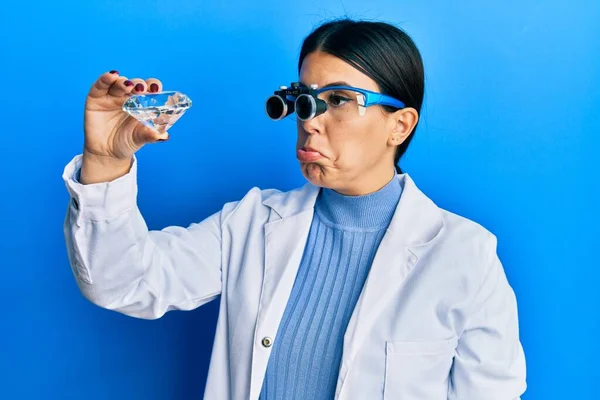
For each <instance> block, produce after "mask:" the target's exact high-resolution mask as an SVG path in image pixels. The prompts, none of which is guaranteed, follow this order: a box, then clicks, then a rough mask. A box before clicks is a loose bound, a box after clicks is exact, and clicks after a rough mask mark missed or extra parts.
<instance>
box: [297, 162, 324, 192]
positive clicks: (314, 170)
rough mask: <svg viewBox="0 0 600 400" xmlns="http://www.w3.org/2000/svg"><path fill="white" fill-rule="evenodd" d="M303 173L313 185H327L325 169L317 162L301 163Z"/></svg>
mask: <svg viewBox="0 0 600 400" xmlns="http://www.w3.org/2000/svg"><path fill="white" fill-rule="evenodd" d="M300 169H301V170H302V175H304V177H305V178H306V179H307V180H308V181H309V182H310V183H312V184H313V185H315V186H321V187H327V183H326V179H324V177H323V169H322V168H321V166H320V165H319V164H317V163H301V164H300Z"/></svg>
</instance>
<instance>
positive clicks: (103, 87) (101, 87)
mask: <svg viewBox="0 0 600 400" xmlns="http://www.w3.org/2000/svg"><path fill="white" fill-rule="evenodd" d="M119 78H120V76H119V72H118V71H111V72H105V73H104V74H102V75H100V77H99V78H98V79H97V80H96V82H94V84H93V85H92V87H91V89H90V93H89V96H90V97H102V96H105V95H106V94H107V93H108V90H109V88H110V87H111V86H112V85H113V84H114V83H115V82H116V81H117V80H119Z"/></svg>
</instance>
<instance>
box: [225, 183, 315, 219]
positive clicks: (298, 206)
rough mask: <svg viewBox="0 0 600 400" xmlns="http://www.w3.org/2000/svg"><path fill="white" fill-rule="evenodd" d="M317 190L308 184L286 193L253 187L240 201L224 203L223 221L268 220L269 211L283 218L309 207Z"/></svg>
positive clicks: (274, 189)
mask: <svg viewBox="0 0 600 400" xmlns="http://www.w3.org/2000/svg"><path fill="white" fill-rule="evenodd" d="M318 189H319V188H318V187H317V186H314V185H312V184H310V183H308V182H307V183H306V184H304V185H303V186H300V187H296V188H293V189H290V190H286V191H283V190H280V189H276V188H260V187H258V186H254V187H252V188H251V189H249V190H248V191H247V192H246V194H245V195H244V196H243V197H242V198H241V199H239V200H236V201H231V202H228V203H225V205H224V206H223V209H222V214H223V219H228V218H231V217H233V216H235V218H236V219H237V218H238V217H239V218H241V219H243V220H246V219H248V220H250V219H251V220H253V221H260V220H261V217H264V218H268V216H269V215H270V214H271V210H273V211H275V212H276V213H277V215H278V217H279V218H283V217H285V216H289V215H291V214H294V213H297V212H300V211H303V210H305V209H307V208H309V207H311V206H312V205H313V204H314V199H315V198H316V194H317V192H318Z"/></svg>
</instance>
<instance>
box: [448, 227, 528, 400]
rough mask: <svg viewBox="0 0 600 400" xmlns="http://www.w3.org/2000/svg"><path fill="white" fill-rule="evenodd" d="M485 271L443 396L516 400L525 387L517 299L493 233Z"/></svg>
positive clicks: (464, 399)
mask: <svg viewBox="0 0 600 400" xmlns="http://www.w3.org/2000/svg"><path fill="white" fill-rule="evenodd" d="M488 254H489V255H488V262H487V270H486V273H485V276H484V278H483V282H482V285H481V287H480V289H479V292H478V293H477V295H476V296H475V299H474V301H473V304H472V307H471V308H470V310H471V311H470V313H469V316H468V317H467V320H466V325H465V327H464V331H463V332H462V334H461V336H460V338H459V342H458V346H457V349H456V355H455V357H454V363H453V366H452V369H451V373H450V386H449V389H448V400H480V399H481V400H483V399H485V400H518V399H520V396H521V395H522V394H523V393H524V392H525V389H526V387H527V385H526V369H525V355H524V353H523V347H522V345H521V342H520V340H519V323H518V313H517V302H516V297H515V294H514V291H513V290H512V288H511V287H510V285H509V283H508V281H507V278H506V275H505V272H504V269H503V267H502V264H501V262H500V260H499V258H498V256H497V254H496V238H495V237H492V240H491V246H490V249H489V253H488Z"/></svg>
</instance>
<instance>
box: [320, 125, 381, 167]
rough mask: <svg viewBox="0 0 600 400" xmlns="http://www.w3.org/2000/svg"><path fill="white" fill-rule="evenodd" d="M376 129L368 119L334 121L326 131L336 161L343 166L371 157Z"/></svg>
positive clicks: (374, 145) (373, 151) (375, 141)
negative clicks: (332, 125)
mask: <svg viewBox="0 0 600 400" xmlns="http://www.w3.org/2000/svg"><path fill="white" fill-rule="evenodd" d="M377 129H378V128H377V127H376V126H375V125H374V124H373V122H372V121H370V120H368V119H359V120H354V121H348V122H345V123H344V122H343V121H339V122H338V121H336V124H335V125H334V127H332V128H329V129H328V136H329V138H330V143H331V147H332V150H333V152H334V154H335V155H336V157H337V159H338V161H339V162H340V163H343V164H345V165H350V164H356V163H358V162H362V161H363V160H365V159H368V158H371V157H373V155H374V154H375V150H376V143H377V140H376V132H377Z"/></svg>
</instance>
